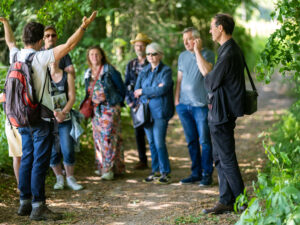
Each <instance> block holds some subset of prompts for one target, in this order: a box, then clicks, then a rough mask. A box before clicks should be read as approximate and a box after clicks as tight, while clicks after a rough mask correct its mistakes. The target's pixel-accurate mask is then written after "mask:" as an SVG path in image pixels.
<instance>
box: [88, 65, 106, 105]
mask: <svg viewBox="0 0 300 225" xmlns="http://www.w3.org/2000/svg"><path fill="white" fill-rule="evenodd" d="M102 67H103V64H102V65H101V66H100V68H99V70H98V73H97V77H96V79H95V80H94V82H93V84H92V88H91V90H90V92H91V93H89V98H90V99H91V98H92V94H93V91H94V87H95V84H96V82H97V80H98V79H99V76H100V73H101V70H102Z"/></svg>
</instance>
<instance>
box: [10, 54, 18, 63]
mask: <svg viewBox="0 0 300 225" xmlns="http://www.w3.org/2000/svg"><path fill="white" fill-rule="evenodd" d="M18 52H19V51H17V52H16V53H15V54H14V57H13V61H12V63H15V62H16V61H17V55H18Z"/></svg>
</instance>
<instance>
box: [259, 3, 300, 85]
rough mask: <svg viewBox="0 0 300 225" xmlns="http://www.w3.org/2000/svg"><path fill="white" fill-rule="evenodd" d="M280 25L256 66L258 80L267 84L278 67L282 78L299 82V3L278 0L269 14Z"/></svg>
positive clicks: (270, 38)
mask: <svg viewBox="0 0 300 225" xmlns="http://www.w3.org/2000/svg"><path fill="white" fill-rule="evenodd" d="M271 16H272V18H277V20H278V22H280V23H281V28H280V29H277V30H276V31H275V32H274V33H273V34H272V35H271V36H270V37H269V39H268V42H267V44H266V46H265V49H264V50H263V51H262V53H261V56H260V60H259V62H258V64H257V66H256V72H257V73H258V77H257V78H258V80H260V81H263V80H264V81H265V82H266V83H269V82H270V80H271V76H272V74H273V72H274V69H276V68H277V67H278V66H280V70H279V72H280V73H281V74H282V75H283V76H291V77H292V78H293V79H294V81H300V54H299V44H300V35H299V34H300V1H299V0H280V1H278V2H277V8H276V11H275V12H273V13H272V14H271Z"/></svg>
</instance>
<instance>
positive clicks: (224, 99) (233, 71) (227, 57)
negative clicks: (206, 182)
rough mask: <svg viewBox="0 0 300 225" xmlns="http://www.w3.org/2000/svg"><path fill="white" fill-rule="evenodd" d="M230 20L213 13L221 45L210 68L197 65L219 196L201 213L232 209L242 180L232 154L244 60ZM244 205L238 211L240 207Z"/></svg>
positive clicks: (241, 106) (242, 93)
mask: <svg viewBox="0 0 300 225" xmlns="http://www.w3.org/2000/svg"><path fill="white" fill-rule="evenodd" d="M233 30H234V20H233V18H232V17H231V16H230V15H228V14H217V15H215V17H214V18H213V19H212V21H211V25H210V33H211V34H212V39H213V41H215V42H217V43H219V44H220V45H221V46H220V47H219V49H218V59H217V62H216V64H215V66H214V68H213V69H212V71H210V72H209V71H208V70H205V68H200V70H201V73H202V75H203V76H204V77H205V87H206V88H207V90H208V92H209V93H210V94H209V105H210V107H209V108H210V110H209V113H208V122H209V128H210V133H211V137H212V144H213V159H214V162H215V166H216V168H217V170H218V176H219V191H220V194H219V195H220V199H219V201H218V202H217V204H216V205H215V206H214V207H212V208H210V209H204V210H203V212H204V213H212V214H221V213H225V212H228V211H233V204H234V203H235V200H236V198H237V197H238V196H239V195H240V194H242V193H243V191H244V182H243V179H242V176H241V173H240V170H239V165H238V162H237V158H236V154H235V140H234V128H235V121H236V119H237V117H240V116H243V115H244V104H245V78H244V65H245V63H244V60H243V53H242V51H241V49H240V47H239V46H238V45H237V43H236V42H235V41H234V40H233V38H232V32H233ZM245 207H246V206H245V205H244V206H242V207H241V208H240V209H239V210H241V211H242V210H244V209H245Z"/></svg>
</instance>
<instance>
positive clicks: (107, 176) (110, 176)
mask: <svg viewBox="0 0 300 225" xmlns="http://www.w3.org/2000/svg"><path fill="white" fill-rule="evenodd" d="M101 179H102V180H112V179H114V173H113V172H112V171H109V172H107V173H104V174H103V175H102V176H101Z"/></svg>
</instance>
